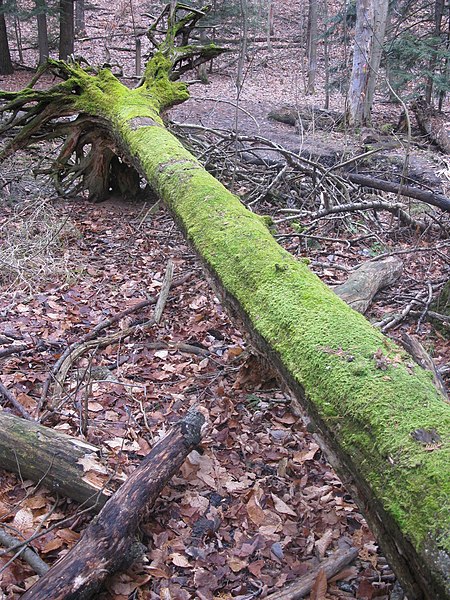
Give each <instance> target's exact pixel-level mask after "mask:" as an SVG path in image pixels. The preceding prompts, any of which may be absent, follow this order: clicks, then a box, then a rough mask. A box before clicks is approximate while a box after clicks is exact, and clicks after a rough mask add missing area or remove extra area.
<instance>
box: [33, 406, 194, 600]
mask: <svg viewBox="0 0 450 600" xmlns="http://www.w3.org/2000/svg"><path fill="white" fill-rule="evenodd" d="M204 422H205V418H204V417H203V415H202V414H201V413H199V412H197V411H190V412H188V413H187V415H186V416H185V417H184V418H183V419H181V420H180V421H179V422H178V423H177V424H175V425H174V426H173V427H172V428H171V430H170V431H169V433H168V434H167V435H166V436H165V437H164V438H163V439H162V440H160V441H159V442H158V443H157V444H156V445H155V446H154V448H153V449H152V450H151V452H150V453H149V454H148V455H147V456H146V457H145V458H144V459H143V461H142V462H141V464H140V465H139V466H138V467H137V469H136V470H135V471H134V472H133V473H132V474H131V475H130V477H129V478H128V479H127V481H126V482H125V483H124V484H123V485H122V487H121V488H120V489H119V490H118V491H117V492H116V493H115V494H114V495H113V496H112V498H111V499H110V500H108V502H107V503H106V504H105V506H104V507H103V508H102V510H101V511H100V513H99V515H98V516H97V517H96V518H95V519H94V520H93V521H92V522H91V523H90V525H88V527H87V528H86V529H85V531H84V533H83V535H82V537H81V539H80V541H79V542H78V543H77V544H76V545H75V546H74V547H73V548H72V550H70V552H68V553H67V554H66V555H65V556H64V557H63V558H62V559H61V560H60V561H59V562H57V563H56V564H55V565H54V566H53V567H52V568H51V569H50V570H49V571H47V573H45V574H44V575H43V576H42V577H41V579H40V580H39V581H38V582H37V583H35V584H34V585H33V586H32V587H31V588H30V589H29V590H28V591H26V592H25V594H23V595H22V599H23V600H63V599H66V600H67V599H69V598H72V599H73V600H75V599H77V600H87V599H88V598H93V597H96V594H97V593H98V592H99V590H100V589H101V587H102V584H103V582H104V581H105V579H106V578H107V577H108V576H110V575H112V574H113V573H115V572H117V571H119V570H124V569H127V568H128V567H129V566H130V565H131V564H132V563H133V562H134V561H135V560H136V558H138V556H140V555H141V554H142V551H143V547H142V544H139V543H138V542H137V541H136V534H137V530H138V526H139V524H140V522H141V521H142V519H143V518H144V517H145V515H146V514H147V513H148V511H149V509H150V508H151V507H152V505H153V503H154V501H155V500H156V498H157V497H158V495H159V493H160V492H161V490H162V488H163V487H164V485H166V483H167V482H168V481H169V480H170V478H171V477H172V476H173V475H174V474H175V473H176V472H177V471H178V469H179V468H180V466H181V465H182V463H183V461H184V459H185V458H186V456H187V455H188V454H189V452H190V451H191V450H193V449H194V448H195V447H196V446H197V445H198V444H199V442H200V439H201V429H202V426H203V424H204Z"/></svg>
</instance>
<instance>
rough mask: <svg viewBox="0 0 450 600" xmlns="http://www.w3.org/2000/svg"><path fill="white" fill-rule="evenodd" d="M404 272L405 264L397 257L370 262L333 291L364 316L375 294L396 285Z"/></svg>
mask: <svg viewBox="0 0 450 600" xmlns="http://www.w3.org/2000/svg"><path fill="white" fill-rule="evenodd" d="M402 270H403V262H402V261H401V260H400V259H398V258H395V257H388V258H386V259H385V260H383V261H376V262H371V261H368V262H366V263H364V264H363V265H362V266H361V267H359V269H356V271H354V272H353V273H351V275H350V276H349V278H348V279H347V281H346V282H345V283H343V284H342V285H338V286H337V287H335V288H334V289H333V291H334V292H335V293H336V294H337V295H338V296H340V297H341V298H342V300H344V302H347V304H349V305H350V306H351V307H352V308H354V309H355V310H357V311H358V312H360V313H362V314H364V313H365V312H366V310H367V309H368V308H369V306H370V304H371V302H372V299H373V297H374V296H375V294H376V293H377V292H378V291H379V290H380V289H382V288H384V287H387V286H389V285H392V284H393V283H395V282H396V281H397V279H398V278H399V277H400V275H401V272H402Z"/></svg>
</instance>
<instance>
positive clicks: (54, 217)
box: [0, 197, 80, 292]
mask: <svg viewBox="0 0 450 600" xmlns="http://www.w3.org/2000/svg"><path fill="white" fill-rule="evenodd" d="M8 213H9V214H8V215H7V217H6V218H5V220H4V221H3V222H1V220H0V289H2V290H3V291H6V290H12V289H14V290H18V289H22V290H27V291H29V292H32V291H34V290H36V289H38V288H39V287H40V286H41V285H42V284H43V283H45V282H47V281H49V280H50V279H54V278H55V276H56V277H58V278H60V277H61V276H63V277H65V278H72V277H73V276H74V270H73V257H70V256H69V253H68V252H67V247H68V245H69V243H70V242H71V241H73V240H74V239H76V238H77V237H79V235H80V234H79V232H78V231H77V229H76V227H75V226H74V224H73V223H72V222H71V221H70V218H69V217H64V218H62V217H61V216H60V215H59V214H58V212H57V211H56V209H55V208H54V207H53V206H52V205H51V203H50V202H49V201H45V200H43V199H42V198H39V197H37V198H32V199H30V200H25V201H23V202H20V203H19V204H18V205H17V206H15V207H14V208H11V209H10V210H9V211H8Z"/></svg>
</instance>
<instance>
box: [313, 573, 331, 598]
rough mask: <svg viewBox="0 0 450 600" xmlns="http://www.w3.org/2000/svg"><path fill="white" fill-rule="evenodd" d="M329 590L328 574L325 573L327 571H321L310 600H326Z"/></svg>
mask: <svg viewBox="0 0 450 600" xmlns="http://www.w3.org/2000/svg"><path fill="white" fill-rule="evenodd" d="M327 588H328V582H327V574H326V573H325V569H320V571H319V572H318V573H317V577H316V580H315V582H314V585H313V586H312V588H311V594H310V596H309V600H325V595H326V593H327Z"/></svg>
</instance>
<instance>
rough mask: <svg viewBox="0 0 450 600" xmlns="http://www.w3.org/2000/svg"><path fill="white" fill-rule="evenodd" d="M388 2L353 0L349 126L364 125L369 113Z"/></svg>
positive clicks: (378, 65) (379, 58)
mask: <svg viewBox="0 0 450 600" xmlns="http://www.w3.org/2000/svg"><path fill="white" fill-rule="evenodd" d="M388 5H389V2H388V0H357V2H356V31H355V46H354V49H353V68H352V74H351V79H350V89H349V114H348V117H349V122H350V125H352V126H355V127H360V126H361V125H368V124H369V122H370V114H371V111H372V104H373V97H374V93H375V86H376V80H377V76H378V70H379V68H380V61H381V54H382V45H383V40H384V35H385V32H386V23H387V16H388Z"/></svg>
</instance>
